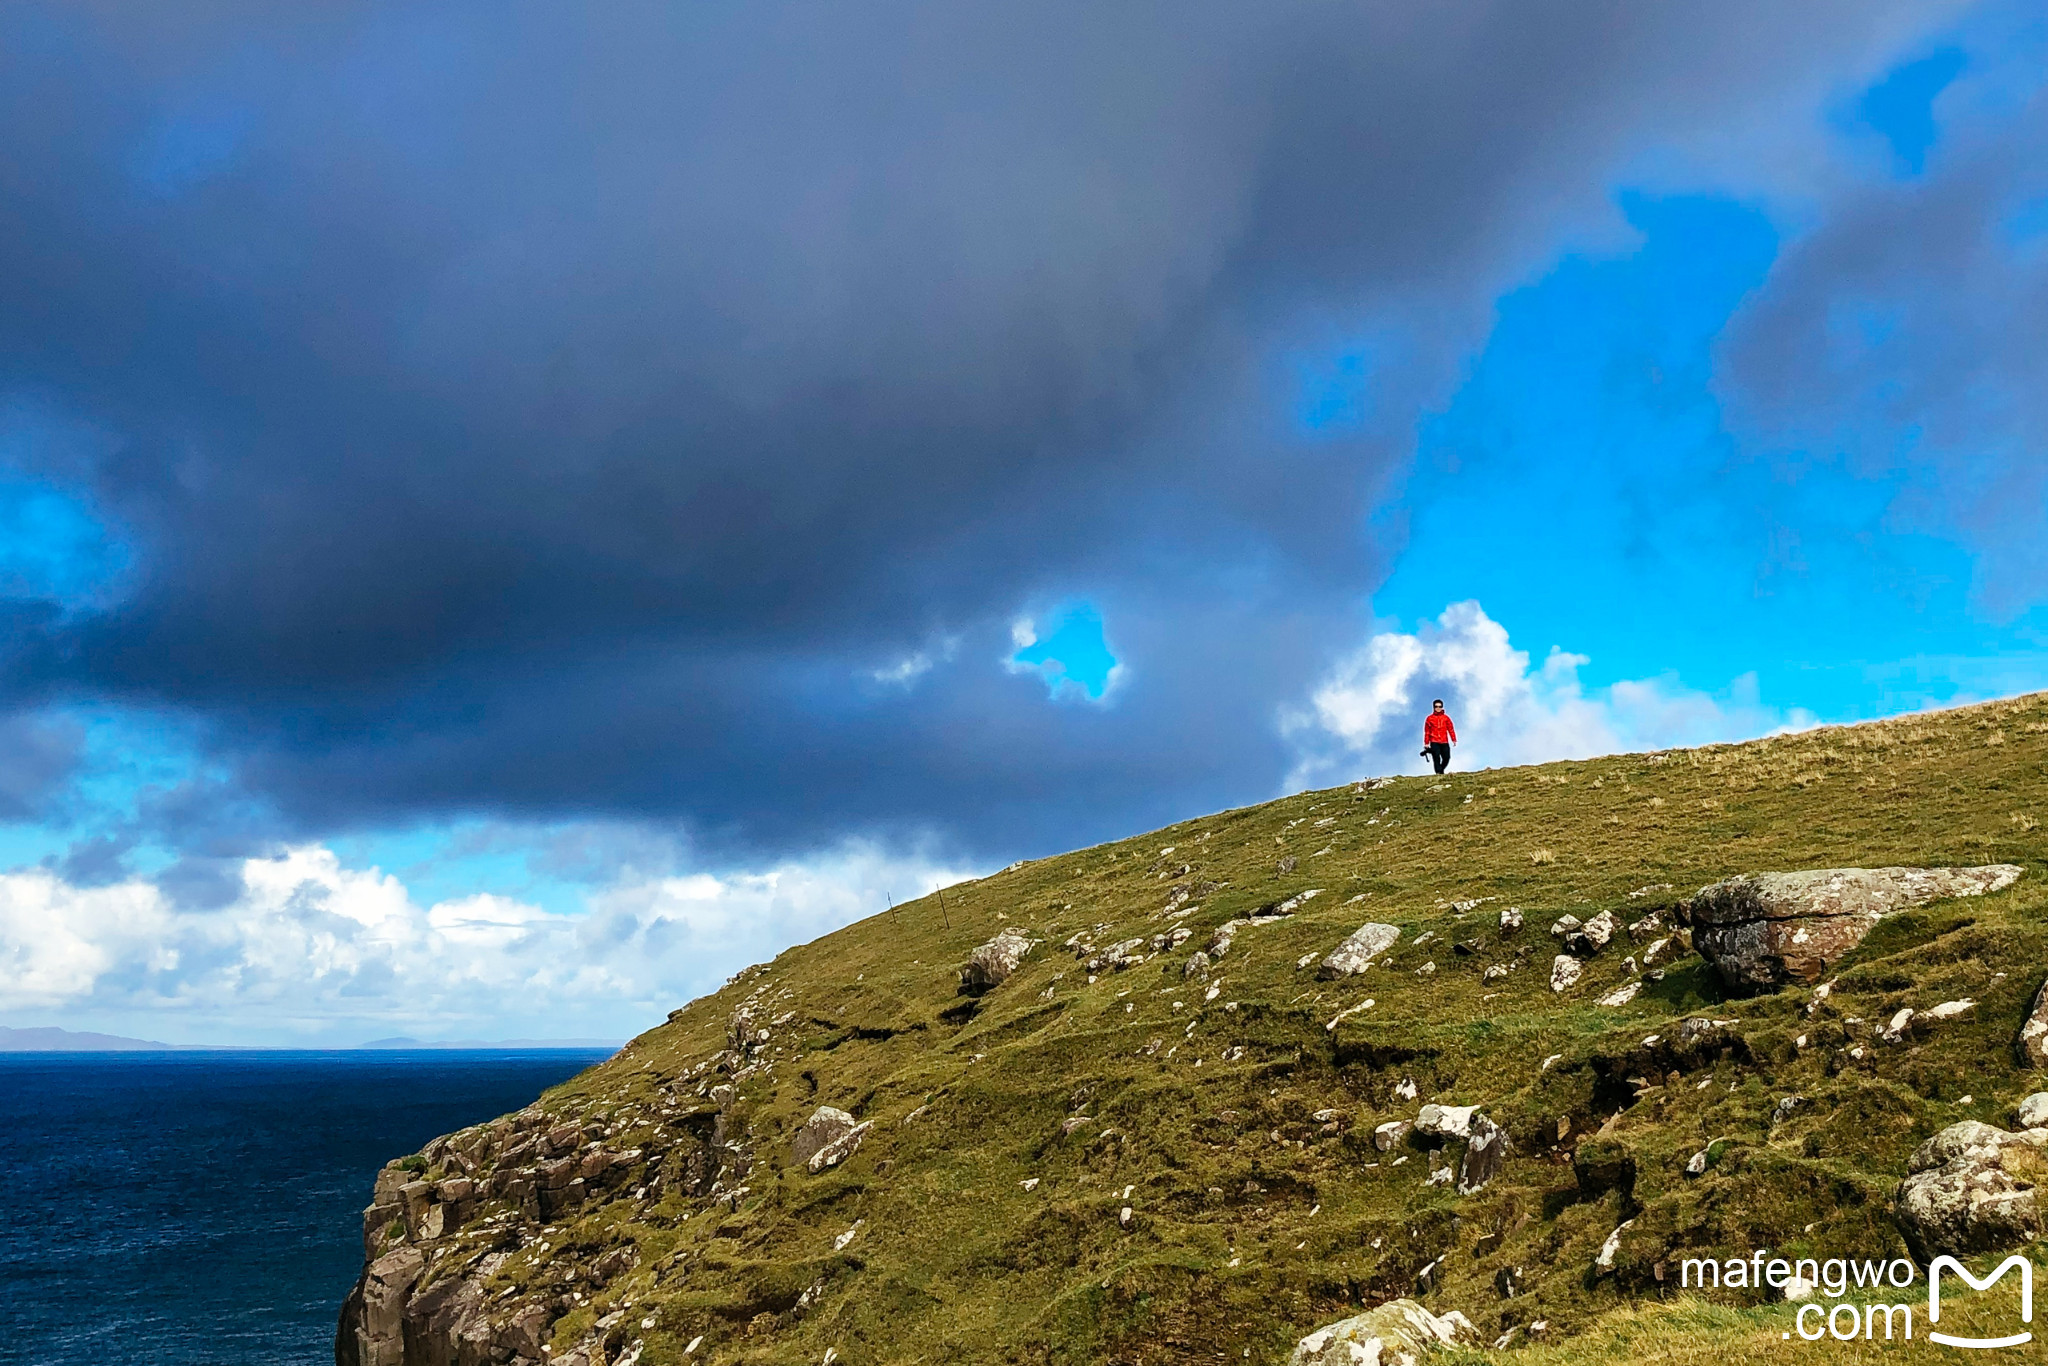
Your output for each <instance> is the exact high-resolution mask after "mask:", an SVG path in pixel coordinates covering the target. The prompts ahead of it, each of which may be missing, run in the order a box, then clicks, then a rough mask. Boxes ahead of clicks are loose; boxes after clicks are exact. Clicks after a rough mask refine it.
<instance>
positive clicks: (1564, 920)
mask: <svg viewBox="0 0 2048 1366" xmlns="http://www.w3.org/2000/svg"><path fill="white" fill-rule="evenodd" d="M1585 923H1586V922H1585V921H1583V920H1581V919H1579V918H1578V917H1577V916H1575V915H1561V916H1559V917H1558V918H1557V919H1555V920H1553V921H1551V922H1550V934H1551V937H1552V938H1553V939H1562V938H1564V937H1565V936H1566V935H1568V934H1570V933H1572V931H1574V930H1577V929H1581V928H1583V927H1584V926H1585Z"/></svg>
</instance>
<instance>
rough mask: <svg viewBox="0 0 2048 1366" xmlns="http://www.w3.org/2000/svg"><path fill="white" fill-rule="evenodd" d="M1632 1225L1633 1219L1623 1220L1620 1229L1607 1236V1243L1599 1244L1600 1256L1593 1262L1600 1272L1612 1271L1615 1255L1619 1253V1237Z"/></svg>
mask: <svg viewBox="0 0 2048 1366" xmlns="http://www.w3.org/2000/svg"><path fill="white" fill-rule="evenodd" d="M1634 1223H1635V1220H1633V1219H1624V1220H1623V1221H1622V1224H1621V1227H1620V1228H1617V1229H1616V1230H1614V1232H1612V1233H1610V1234H1608V1235H1607V1241H1606V1242H1604V1243H1602V1244H1600V1255H1599V1257H1598V1258H1596V1259H1595V1260H1594V1262H1593V1265H1594V1266H1597V1267H1599V1268H1600V1269H1601V1270H1602V1271H1612V1270H1614V1258H1615V1254H1617V1253H1619V1252H1620V1251H1621V1235H1622V1234H1624V1233H1626V1232H1627V1231H1628V1230H1629V1228H1630V1227H1631V1226H1632V1225H1633V1224H1634Z"/></svg>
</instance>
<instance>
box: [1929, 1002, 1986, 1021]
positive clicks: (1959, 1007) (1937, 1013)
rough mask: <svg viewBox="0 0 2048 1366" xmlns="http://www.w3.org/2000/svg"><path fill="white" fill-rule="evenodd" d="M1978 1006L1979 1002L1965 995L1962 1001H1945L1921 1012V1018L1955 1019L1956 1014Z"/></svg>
mask: <svg viewBox="0 0 2048 1366" xmlns="http://www.w3.org/2000/svg"><path fill="white" fill-rule="evenodd" d="M1976 1008H1977V1003H1976V1002H1975V1001H1972V1000H1970V999H1968V998H1967V997H1965V998H1964V999H1963V1000H1960V1001H1943V1002H1942V1003H1941V1004H1940V1005H1938V1006H1935V1007H1934V1008H1932V1009H1931V1010H1926V1011H1923V1012H1921V1018H1922V1019H1926V1020H1953V1019H1955V1018H1956V1016H1958V1015H1962V1014H1966V1013H1967V1012H1969V1011H1972V1010H1975V1009H1976Z"/></svg>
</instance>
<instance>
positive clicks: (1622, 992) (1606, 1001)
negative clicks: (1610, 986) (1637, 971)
mask: <svg viewBox="0 0 2048 1366" xmlns="http://www.w3.org/2000/svg"><path fill="white" fill-rule="evenodd" d="M1642 989H1643V984H1642V983H1641V982H1630V983H1628V984H1627V985H1625V986H1619V987H1616V988H1615V989H1614V990H1613V991H1610V992H1608V993H1607V994H1606V995H1605V996H1602V997H1601V998H1600V1004H1601V1005H1603V1006H1625V1005H1627V1004H1628V1003H1629V1002H1630V1001H1633V1000H1634V999H1635V998H1636V993H1637V992H1639V991H1641V990H1642Z"/></svg>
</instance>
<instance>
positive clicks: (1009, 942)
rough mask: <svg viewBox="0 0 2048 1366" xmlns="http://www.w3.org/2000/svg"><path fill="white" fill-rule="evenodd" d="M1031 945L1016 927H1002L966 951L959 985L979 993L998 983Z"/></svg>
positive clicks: (1014, 967) (1001, 982) (1029, 949)
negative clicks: (965, 964)
mask: <svg viewBox="0 0 2048 1366" xmlns="http://www.w3.org/2000/svg"><path fill="white" fill-rule="evenodd" d="M1034 947H1035V945H1033V943H1032V942H1031V940H1030V939H1028V938H1027V937H1025V936H1024V935H1023V934H1020V933H1019V932H1018V931H1016V930H1004V931H1003V932H1002V933H1000V934H998V935H997V936H996V937H995V938H993V939H991V940H989V941H988V942H987V943H986V944H983V945H982V946H981V947H980V948H978V949H976V950H975V951H974V952H973V953H971V954H969V955H968V957H967V966H966V967H964V968H962V969H960V989H961V990H962V991H966V992H971V993H974V994H976V995H979V994H980V993H981V992H984V991H989V990H992V989H993V988H995V987H999V986H1001V985H1002V984H1003V982H1004V981H1005V980H1007V979H1008V978H1009V976H1010V974H1011V973H1013V972H1015V971H1016V970H1017V965H1018V964H1020V963H1022V962H1023V961H1024V955H1025V954H1027V953H1030V952H1031V950H1032V949H1033V948H1034Z"/></svg>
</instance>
